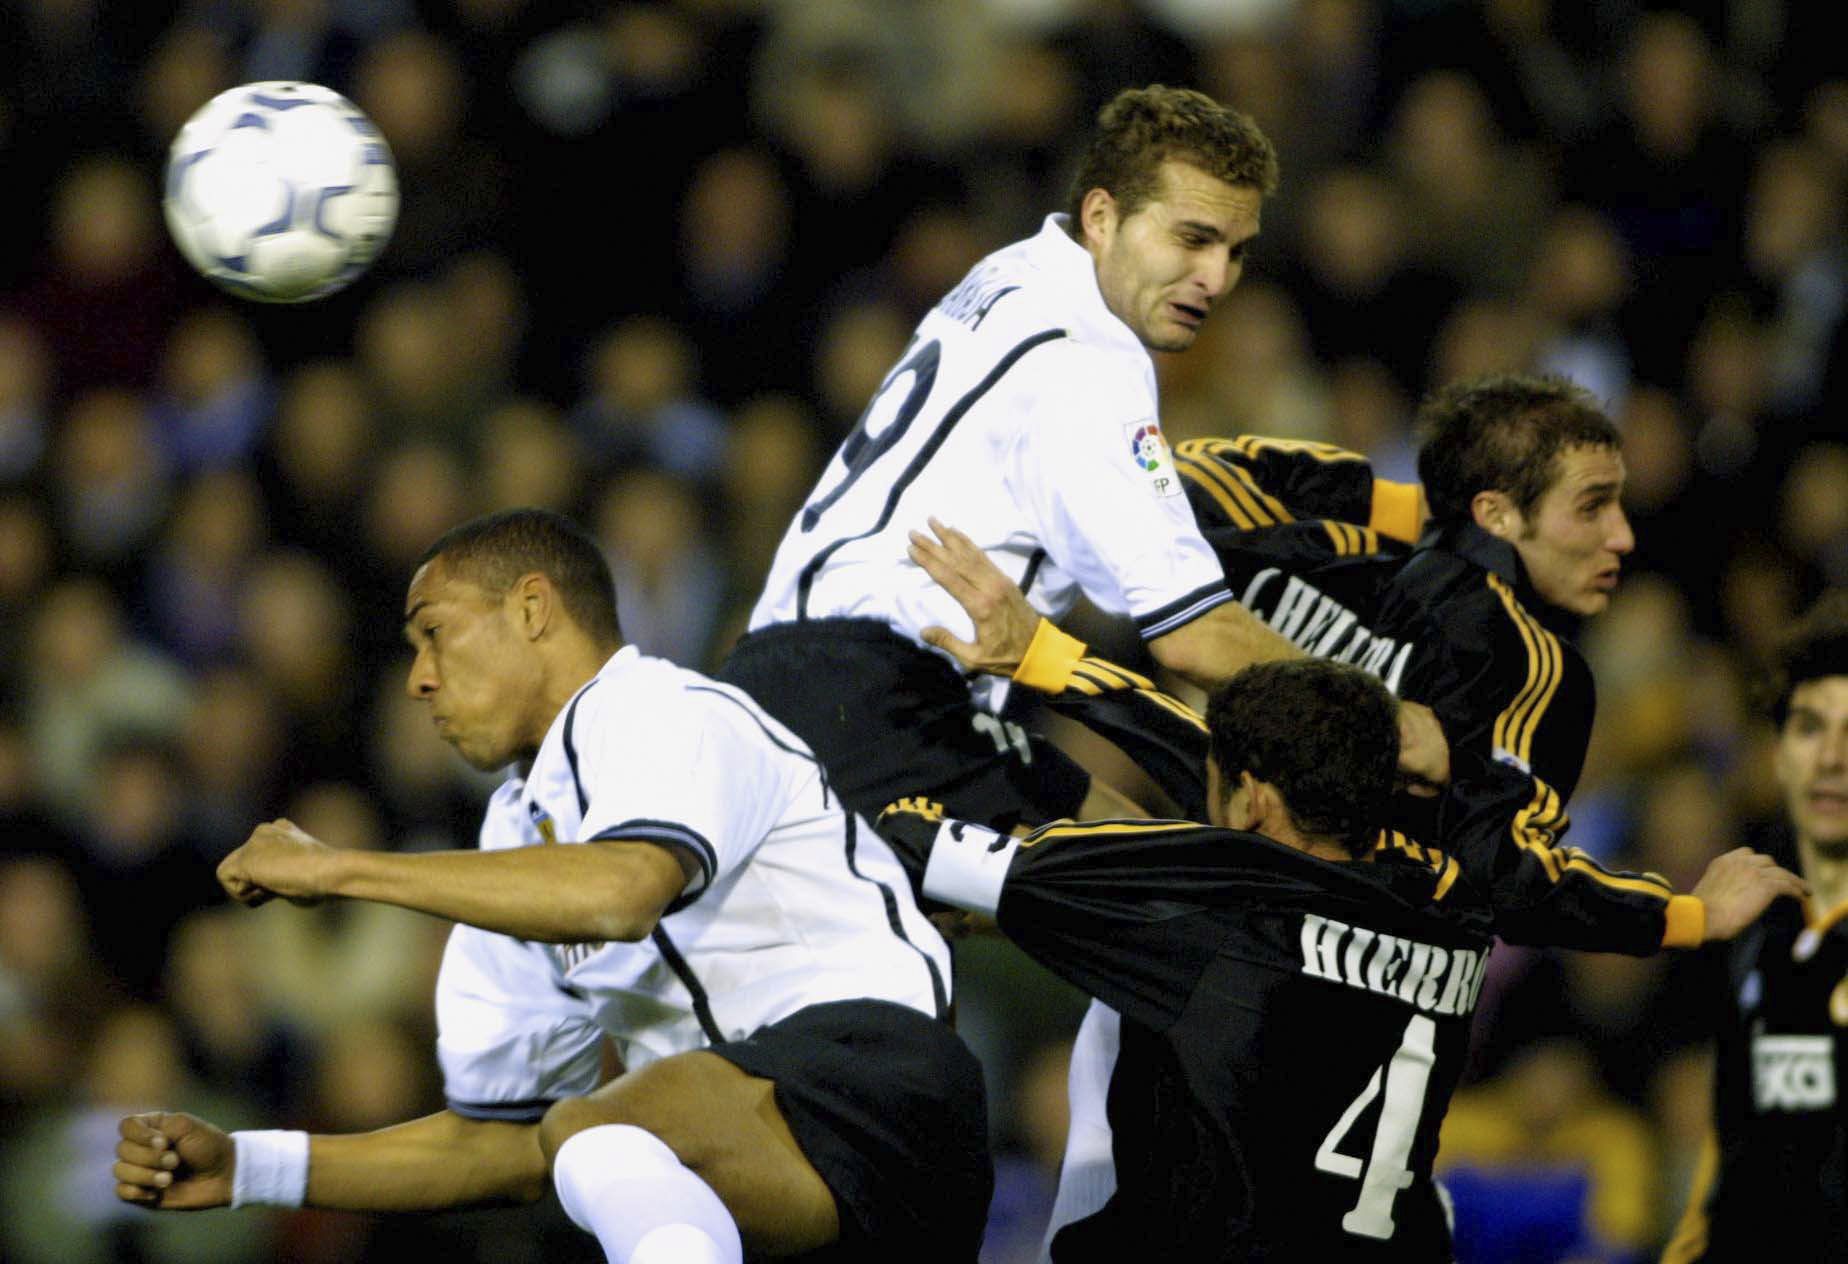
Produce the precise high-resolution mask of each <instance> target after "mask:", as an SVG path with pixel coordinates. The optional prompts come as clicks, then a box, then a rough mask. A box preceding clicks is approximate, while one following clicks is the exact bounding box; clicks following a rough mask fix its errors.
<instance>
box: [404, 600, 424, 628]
mask: <svg viewBox="0 0 1848 1264" xmlns="http://www.w3.org/2000/svg"><path fill="white" fill-rule="evenodd" d="M429 604H430V599H429V598H427V597H426V598H424V599H423V600H421V601H417V602H413V603H412V604H411V608H410V609H409V610H406V611H405V612H404V626H405V627H406V628H407V629H408V628H409V627H410V626H411V620H413V619H415V618H416V617H417V612H418V611H419V610H422V609H423V608H424V607H425V606H427V605H429Z"/></svg>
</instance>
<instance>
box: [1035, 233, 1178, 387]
mask: <svg viewBox="0 0 1848 1264" xmlns="http://www.w3.org/2000/svg"><path fill="white" fill-rule="evenodd" d="M1070 223H1071V217H1070V216H1069V215H1065V214H1061V213H1055V214H1052V215H1048V216H1047V217H1046V221H1045V223H1043V224H1041V225H1040V230H1039V232H1038V233H1037V234H1036V235H1035V236H1033V237H1031V238H1029V239H1028V242H1027V255H1028V257H1029V258H1030V259H1031V260H1032V261H1033V263H1034V264H1035V265H1036V266H1037V267H1038V268H1039V269H1040V271H1041V272H1042V273H1043V274H1044V275H1045V276H1046V277H1047V279H1048V280H1050V281H1051V282H1052V283H1053V285H1054V286H1056V287H1057V288H1058V289H1059V291H1060V292H1061V297H1062V299H1063V303H1062V305H1063V307H1064V308H1065V310H1066V311H1067V312H1069V313H1070V315H1069V317H1068V318H1067V320H1066V324H1067V325H1068V326H1069V328H1068V330H1067V332H1069V333H1071V334H1074V335H1076V336H1077V337H1078V338H1079V339H1080V340H1082V341H1085V342H1089V343H1093V344H1097V343H1103V344H1105V345H1107V346H1112V347H1116V348H1118V349H1120V350H1124V351H1130V352H1134V353H1135V354H1136V355H1138V356H1141V357H1142V358H1144V359H1147V358H1148V354H1149V352H1148V348H1147V347H1144V346H1143V345H1142V340H1141V339H1140V338H1137V337H1136V335H1135V334H1134V333H1133V332H1131V330H1130V328H1129V326H1128V325H1126V324H1124V323H1123V322H1122V321H1121V320H1120V319H1118V317H1117V315H1116V313H1114V312H1112V311H1111V310H1110V309H1109V307H1107V306H1105V304H1104V293H1103V291H1102V290H1100V289H1098V288H1097V261H1096V260H1095V259H1093V258H1091V252H1090V251H1088V250H1086V249H1085V248H1084V247H1083V246H1081V245H1079V244H1078V243H1077V242H1076V241H1074V240H1072V235H1071V234H1070V233H1069V232H1067V231H1066V225H1068V224H1070ZM1151 363H1152V361H1151Z"/></svg>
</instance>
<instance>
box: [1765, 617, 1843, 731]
mask: <svg viewBox="0 0 1848 1264" xmlns="http://www.w3.org/2000/svg"><path fill="white" fill-rule="evenodd" d="M1825 676H1848V588H1832V589H1830V590H1829V591H1828V592H1825V593H1823V594H1822V596H1820V597H1818V598H1817V599H1816V602H1815V604H1814V605H1812V606H1811V607H1810V608H1809V610H1808V611H1807V612H1805V614H1804V615H1803V617H1802V618H1801V619H1799V620H1797V622H1796V624H1795V625H1794V626H1793V627H1792V628H1791V629H1790V631H1789V633H1788V634H1787V635H1786V636H1785V637H1784V640H1783V643H1782V645H1781V646H1780V647H1779V652H1778V656H1777V665H1776V667H1775V668H1774V669H1773V670H1772V673H1771V679H1770V681H1769V682H1768V685H1767V687H1766V689H1765V693H1766V695H1767V697H1768V698H1769V701H1770V707H1769V709H1770V712H1771V718H1772V720H1773V721H1775V722H1776V724H1777V726H1778V727H1779V728H1782V727H1784V721H1785V719H1787V718H1788V717H1789V715H1790V695H1791V694H1793V693H1795V692H1796V690H1797V686H1798V685H1802V684H1807V683H1808V682H1810V681H1812V680H1821V679H1822V678H1823V677H1825Z"/></svg>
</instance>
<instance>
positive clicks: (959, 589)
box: [906, 518, 1040, 676]
mask: <svg viewBox="0 0 1848 1264" xmlns="http://www.w3.org/2000/svg"><path fill="white" fill-rule="evenodd" d="M930 529H931V530H932V531H933V532H934V533H935V534H936V538H935V539H932V538H931V537H930V536H927V535H925V534H924V533H923V532H922V531H913V532H911V533H910V538H911V547H910V548H909V549H907V550H906V552H907V553H909V554H910V556H911V560H912V561H914V562H916V563H917V564H918V565H919V566H921V567H922V568H923V569H924V573H925V574H926V575H929V576H930V577H931V578H932V579H934V580H936V581H937V583H938V585H939V586H940V587H942V588H943V590H944V591H945V592H947V593H949V594H950V596H952V597H954V598H956V601H957V604H959V605H960V606H962V608H963V609H964V610H965V611H966V612H967V613H968V615H969V618H970V619H971V620H972V621H974V623H975V640H974V641H964V640H962V639H960V638H958V637H955V636H952V635H951V634H950V630H949V629H948V628H942V627H928V628H925V629H924V631H923V633H922V635H923V638H924V643H925V644H927V645H934V646H936V647H937V648H938V649H940V650H946V651H948V652H949V653H950V654H951V655H953V656H954V657H955V659H956V661H957V662H959V663H961V664H962V666H963V670H964V671H971V672H989V673H992V674H993V675H996V676H1011V675H1013V673H1014V669H1015V668H1016V667H1018V666H1020V660H1021V659H1022V658H1024V657H1026V653H1027V647H1028V646H1029V645H1031V644H1032V643H1033V633H1034V632H1035V631H1036V630H1037V629H1038V628H1039V622H1040V616H1039V611H1037V610H1035V609H1034V608H1033V607H1032V606H1030V605H1028V604H1027V599H1026V596H1025V595H1024V594H1023V593H1022V592H1021V591H1020V586H1019V585H1018V584H1016V583H1015V582H1014V581H1013V580H1011V579H1009V578H1008V577H1007V574H1006V573H1005V572H1004V571H1002V569H1001V568H1000V567H999V566H996V565H995V564H994V563H993V562H991V561H990V560H989V559H988V554H986V553H984V552H982V550H981V549H979V548H977V547H976V544H975V541H974V540H971V539H970V538H969V537H968V536H966V535H964V534H963V533H962V532H960V531H958V530H957V529H956V528H955V527H951V526H946V525H945V524H943V523H941V522H939V521H937V520H936V519H935V518H932V519H930Z"/></svg>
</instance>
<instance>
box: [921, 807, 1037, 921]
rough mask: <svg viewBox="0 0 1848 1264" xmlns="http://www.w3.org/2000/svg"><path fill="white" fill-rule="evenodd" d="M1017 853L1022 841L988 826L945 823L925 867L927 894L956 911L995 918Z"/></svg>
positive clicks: (954, 822) (958, 822)
mask: <svg viewBox="0 0 1848 1264" xmlns="http://www.w3.org/2000/svg"><path fill="white" fill-rule="evenodd" d="M1018 850H1020V840H1019V839H1017V838H1011V837H1009V836H1008V835H1006V834H997V833H996V832H995V831H994V830H991V829H989V828H988V827H987V826H985V825H971V824H969V823H968V822H967V821H945V822H944V823H943V824H942V825H940V826H938V827H937V841H936V842H934V843H932V844H931V848H930V861H929V862H928V863H927V864H926V865H925V866H924V894H925V895H926V896H927V897H929V898H930V899H933V900H941V901H942V902H943V903H945V904H948V905H951V906H952V907H955V908H959V909H968V910H969V911H970V912H973V913H988V914H993V913H994V911H995V909H996V908H997V907H999V906H1000V904H1001V884H1002V883H1004V882H1006V881H1007V867H1008V863H1009V862H1010V861H1012V860H1013V859H1014V853H1015V852H1016V851H1018Z"/></svg>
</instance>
